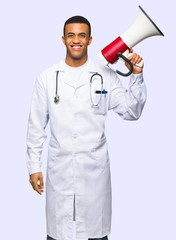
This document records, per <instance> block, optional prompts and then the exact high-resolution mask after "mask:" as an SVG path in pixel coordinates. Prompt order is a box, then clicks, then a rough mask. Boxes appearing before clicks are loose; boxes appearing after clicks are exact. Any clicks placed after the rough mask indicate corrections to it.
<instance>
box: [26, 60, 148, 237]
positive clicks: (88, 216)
mask: <svg viewBox="0 0 176 240" xmlns="http://www.w3.org/2000/svg"><path fill="white" fill-rule="evenodd" d="M57 70H59V71H60V72H59V76H58V93H59V96H60V100H59V102H58V103H54V97H55V89H56V71H57ZM95 72H98V73H100V74H101V75H102V76H103V81H104V83H103V84H104V85H103V88H104V89H105V90H106V91H107V92H108V93H107V94H106V97H105V96H104V95H103V96H102V98H101V102H100V107H98V108H95V107H92V106H91V101H90V77H91V75H92V74H93V73H95ZM64 74H65V63H64V61H63V60H62V61H60V62H59V63H58V64H55V65H54V66H52V67H51V68H48V69H47V70H45V71H43V72H42V73H40V74H39V76H38V78H37V81H36V84H35V87H34V92H33V97H32V104H31V111H30V116H29V123H28V134H27V166H28V170H29V174H32V173H35V172H40V171H41V160H40V157H41V152H42V145H43V142H44V141H45V139H46V137H47V136H46V132H45V127H46V125H47V123H48V120H50V129H51V137H50V142H49V149H48V162H47V177H46V217H47V234H48V235H49V236H51V237H52V238H54V239H58V240H70V239H72V227H73V210H74V206H75V218H76V238H101V237H104V236H105V235H108V234H109V233H110V231H111V214H112V207H111V204H112V203H111V177H110V161H109V156H108V149H107V142H106V136H105V119H106V115H107V112H108V110H111V109H113V110H114V111H115V112H116V113H118V114H119V115H120V116H121V117H122V118H124V119H126V120H136V119H138V118H139V116H140V115H141V112H142V109H143V106H144V103H145V100H146V88H145V84H144V81H143V77H142V74H137V75H133V74H132V75H131V79H130V87H129V90H128V91H127V90H126V89H124V88H123V87H122V85H121V82H120V80H119V79H118V77H117V74H116V73H115V72H114V71H112V70H110V69H109V68H107V67H104V66H99V65H97V64H95V63H94V62H93V61H91V60H90V59H89V60H88V64H87V68H86V71H85V73H84V77H83V78H82V79H78V81H76V82H75V81H74V82H73V81H72V79H66V78H65V77H64ZM95 81H96V80H95ZM73 203H75V205H74V204H73Z"/></svg>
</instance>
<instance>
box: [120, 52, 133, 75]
mask: <svg viewBox="0 0 176 240" xmlns="http://www.w3.org/2000/svg"><path fill="white" fill-rule="evenodd" d="M116 55H117V57H118V58H122V59H123V60H124V61H125V62H127V63H128V64H129V65H130V70H129V72H127V73H122V72H120V71H118V70H116V72H117V73H118V74H120V75H122V76H124V77H127V76H129V75H130V74H131V73H132V72H133V64H132V63H131V62H130V60H128V58H126V57H125V56H124V55H123V54H121V53H120V52H118V53H117V54H116Z"/></svg>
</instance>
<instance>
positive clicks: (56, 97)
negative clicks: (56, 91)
mask: <svg viewBox="0 0 176 240" xmlns="http://www.w3.org/2000/svg"><path fill="white" fill-rule="evenodd" d="M54 102H55V103H57V102H59V96H58V95H56V96H55V97H54Z"/></svg>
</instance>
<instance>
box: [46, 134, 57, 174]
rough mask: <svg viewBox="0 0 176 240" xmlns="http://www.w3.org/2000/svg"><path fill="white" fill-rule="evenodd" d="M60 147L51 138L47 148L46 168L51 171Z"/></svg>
mask: <svg viewBox="0 0 176 240" xmlns="http://www.w3.org/2000/svg"><path fill="white" fill-rule="evenodd" d="M59 153H60V145H59V143H58V142H57V141H56V140H55V139H54V138H52V137H51V139H50V142H49V147H48V168H49V169H51V168H52V167H53V166H54V165H55V161H56V159H57V158H58V157H59Z"/></svg>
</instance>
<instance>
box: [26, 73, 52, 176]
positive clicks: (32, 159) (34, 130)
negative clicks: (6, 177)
mask: <svg viewBox="0 0 176 240" xmlns="http://www.w3.org/2000/svg"><path fill="white" fill-rule="evenodd" d="M44 80H45V78H44V76H43V75H42V74H40V75H39V76H38V78H37V80H36V82H35V86H34V91H33V95H32V102H31V109H30V114H29V121H28V129H27V153H26V163H27V168H28V172H29V175H30V174H32V173H36V172H41V160H40V159H41V153H42V149H43V143H44V141H45V139H46V138H47V134H46V132H45V128H46V126H47V123H48V120H49V114H48V106H47V105H48V104H47V93H46V90H45V89H46V86H45V84H44Z"/></svg>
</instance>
